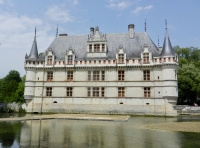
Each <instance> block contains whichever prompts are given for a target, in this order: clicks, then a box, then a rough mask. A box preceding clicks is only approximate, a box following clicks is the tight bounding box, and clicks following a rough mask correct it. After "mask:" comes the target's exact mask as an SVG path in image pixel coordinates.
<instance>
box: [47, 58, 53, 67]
mask: <svg viewBox="0 0 200 148" xmlns="http://www.w3.org/2000/svg"><path fill="white" fill-rule="evenodd" d="M47 65H52V56H48V57H47Z"/></svg>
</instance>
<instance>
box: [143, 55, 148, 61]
mask: <svg viewBox="0 0 200 148" xmlns="http://www.w3.org/2000/svg"><path fill="white" fill-rule="evenodd" d="M143 61H144V63H149V53H143Z"/></svg>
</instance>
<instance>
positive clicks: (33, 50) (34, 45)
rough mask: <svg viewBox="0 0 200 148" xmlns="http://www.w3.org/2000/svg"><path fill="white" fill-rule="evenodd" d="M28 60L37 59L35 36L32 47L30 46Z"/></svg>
mask: <svg viewBox="0 0 200 148" xmlns="http://www.w3.org/2000/svg"><path fill="white" fill-rule="evenodd" d="M28 58H29V59H37V58H38V49H37V41H36V36H35V37H34V40H33V45H32V48H31V52H30V54H29V57H28Z"/></svg>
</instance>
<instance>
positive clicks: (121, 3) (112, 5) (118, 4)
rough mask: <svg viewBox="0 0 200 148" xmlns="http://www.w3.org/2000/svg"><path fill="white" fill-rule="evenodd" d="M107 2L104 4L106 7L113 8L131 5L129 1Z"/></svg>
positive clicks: (110, 0) (116, 0) (112, 0)
mask: <svg viewBox="0 0 200 148" xmlns="http://www.w3.org/2000/svg"><path fill="white" fill-rule="evenodd" d="M108 2H109V4H108V5H106V7H108V8H115V9H125V8H127V7H129V6H131V4H132V3H131V2H130V1H118V0H109V1H108Z"/></svg>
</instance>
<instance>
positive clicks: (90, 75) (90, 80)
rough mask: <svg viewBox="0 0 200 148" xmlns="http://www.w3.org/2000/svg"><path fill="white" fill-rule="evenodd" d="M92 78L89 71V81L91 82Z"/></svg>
mask: <svg viewBox="0 0 200 148" xmlns="http://www.w3.org/2000/svg"><path fill="white" fill-rule="evenodd" d="M91 80H92V78H91V71H88V81H91Z"/></svg>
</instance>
